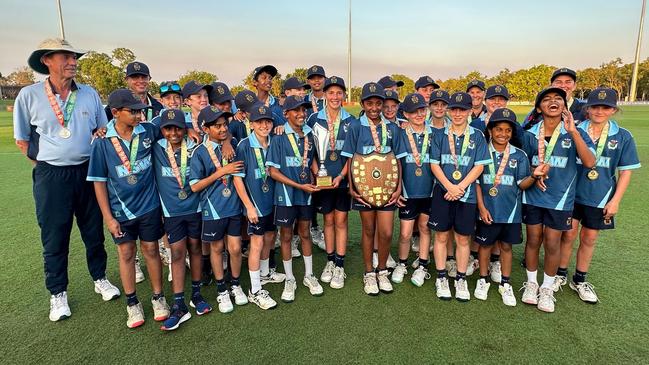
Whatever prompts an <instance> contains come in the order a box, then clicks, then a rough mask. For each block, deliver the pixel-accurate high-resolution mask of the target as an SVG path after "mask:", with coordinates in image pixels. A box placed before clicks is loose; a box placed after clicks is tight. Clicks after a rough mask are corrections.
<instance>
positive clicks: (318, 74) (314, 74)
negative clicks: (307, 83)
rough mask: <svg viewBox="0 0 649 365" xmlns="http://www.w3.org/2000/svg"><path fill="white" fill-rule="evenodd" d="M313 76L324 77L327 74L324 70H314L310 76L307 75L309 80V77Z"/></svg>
mask: <svg viewBox="0 0 649 365" xmlns="http://www.w3.org/2000/svg"><path fill="white" fill-rule="evenodd" d="M313 76H322V77H327V76H326V75H325V74H324V73H322V72H314V73H312V74H309V76H307V77H306V78H307V80H308V79H310V78H312V77H313Z"/></svg>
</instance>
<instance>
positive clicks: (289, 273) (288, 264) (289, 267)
mask: <svg viewBox="0 0 649 365" xmlns="http://www.w3.org/2000/svg"><path fill="white" fill-rule="evenodd" d="M284 273H285V274H286V280H295V276H293V260H288V261H284Z"/></svg>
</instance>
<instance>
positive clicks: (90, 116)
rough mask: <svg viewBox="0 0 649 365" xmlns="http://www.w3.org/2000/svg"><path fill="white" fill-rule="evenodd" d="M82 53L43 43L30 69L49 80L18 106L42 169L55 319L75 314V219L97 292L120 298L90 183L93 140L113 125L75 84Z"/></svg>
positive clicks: (23, 132) (26, 143) (56, 42)
mask: <svg viewBox="0 0 649 365" xmlns="http://www.w3.org/2000/svg"><path fill="white" fill-rule="evenodd" d="M83 54H84V52H83V51H79V50H77V49H75V48H74V47H72V46H71V45H70V44H69V43H68V42H67V41H65V40H63V39H47V40H45V41H43V42H42V43H41V44H40V45H39V46H38V49H37V50H35V51H34V52H33V53H32V54H31V56H30V57H29V60H28V63H29V66H30V67H31V68H32V69H34V71H36V72H38V73H41V74H45V75H49V77H47V78H46V79H45V81H43V82H38V83H35V84H33V85H30V86H27V87H25V88H23V89H22V90H21V91H20V93H19V94H18V97H17V98H16V102H15V106H14V116H13V120H14V138H15V139H16V145H17V146H18V148H19V149H20V151H21V152H22V153H24V154H25V156H27V158H28V159H30V160H31V161H32V162H33V163H34V165H35V166H34V171H33V173H32V177H33V183H34V185H33V191H34V200H35V205H36V218H37V220H38V225H39V227H40V229H41V241H42V243H43V259H44V261H45V286H46V287H47V289H48V290H49V291H50V294H51V298H50V315H49V317H50V320H51V321H58V320H61V319H64V318H67V317H69V316H70V315H71V312H70V307H69V306H68V299H67V286H68V253H69V248H70V233H71V231H72V222H73V217H76V218H77V226H78V227H79V231H80V233H81V238H82V240H83V242H84V244H85V246H86V260H87V262H88V269H89V271H90V275H91V276H92V279H93V281H94V282H95V292H96V293H98V294H101V296H102V298H103V300H106V301H108V300H111V299H114V298H117V297H119V295H120V292H119V290H118V289H117V288H116V287H115V286H114V285H112V284H111V283H110V282H109V281H108V280H107V279H106V250H105V249H104V230H103V226H102V216H101V211H100V210H99V206H98V205H97V201H96V199H95V193H94V190H93V186H92V183H89V182H86V175H87V172H88V159H89V156H90V142H91V140H92V138H93V134H94V133H95V131H96V130H97V129H98V128H100V127H104V126H105V125H106V115H105V114H104V111H103V108H102V104H101V100H100V99H99V95H97V92H96V91H95V90H94V89H93V88H91V87H89V86H86V85H81V84H78V83H75V82H74V77H75V76H76V74H77V59H78V58H79V57H81V56H83Z"/></svg>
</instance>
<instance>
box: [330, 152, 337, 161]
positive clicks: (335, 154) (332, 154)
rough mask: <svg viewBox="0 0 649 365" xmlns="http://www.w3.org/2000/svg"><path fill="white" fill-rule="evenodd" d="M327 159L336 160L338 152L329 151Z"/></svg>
mask: <svg viewBox="0 0 649 365" xmlns="http://www.w3.org/2000/svg"><path fill="white" fill-rule="evenodd" d="M329 159H330V160H331V161H336V160H338V154H337V153H336V151H331V154H330V155H329Z"/></svg>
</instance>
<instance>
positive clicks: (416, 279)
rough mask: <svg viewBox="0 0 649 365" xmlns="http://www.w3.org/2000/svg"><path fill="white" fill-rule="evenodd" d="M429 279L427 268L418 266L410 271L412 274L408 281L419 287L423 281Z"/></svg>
mask: <svg viewBox="0 0 649 365" xmlns="http://www.w3.org/2000/svg"><path fill="white" fill-rule="evenodd" d="M427 279H430V274H429V273H428V269H426V268H425V267H423V266H419V267H418V268H417V270H415V272H413V273H412V276H411V277H410V282H411V283H412V284H413V285H414V286H416V287H421V286H422V285H424V282H425V281H426V280H427Z"/></svg>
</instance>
